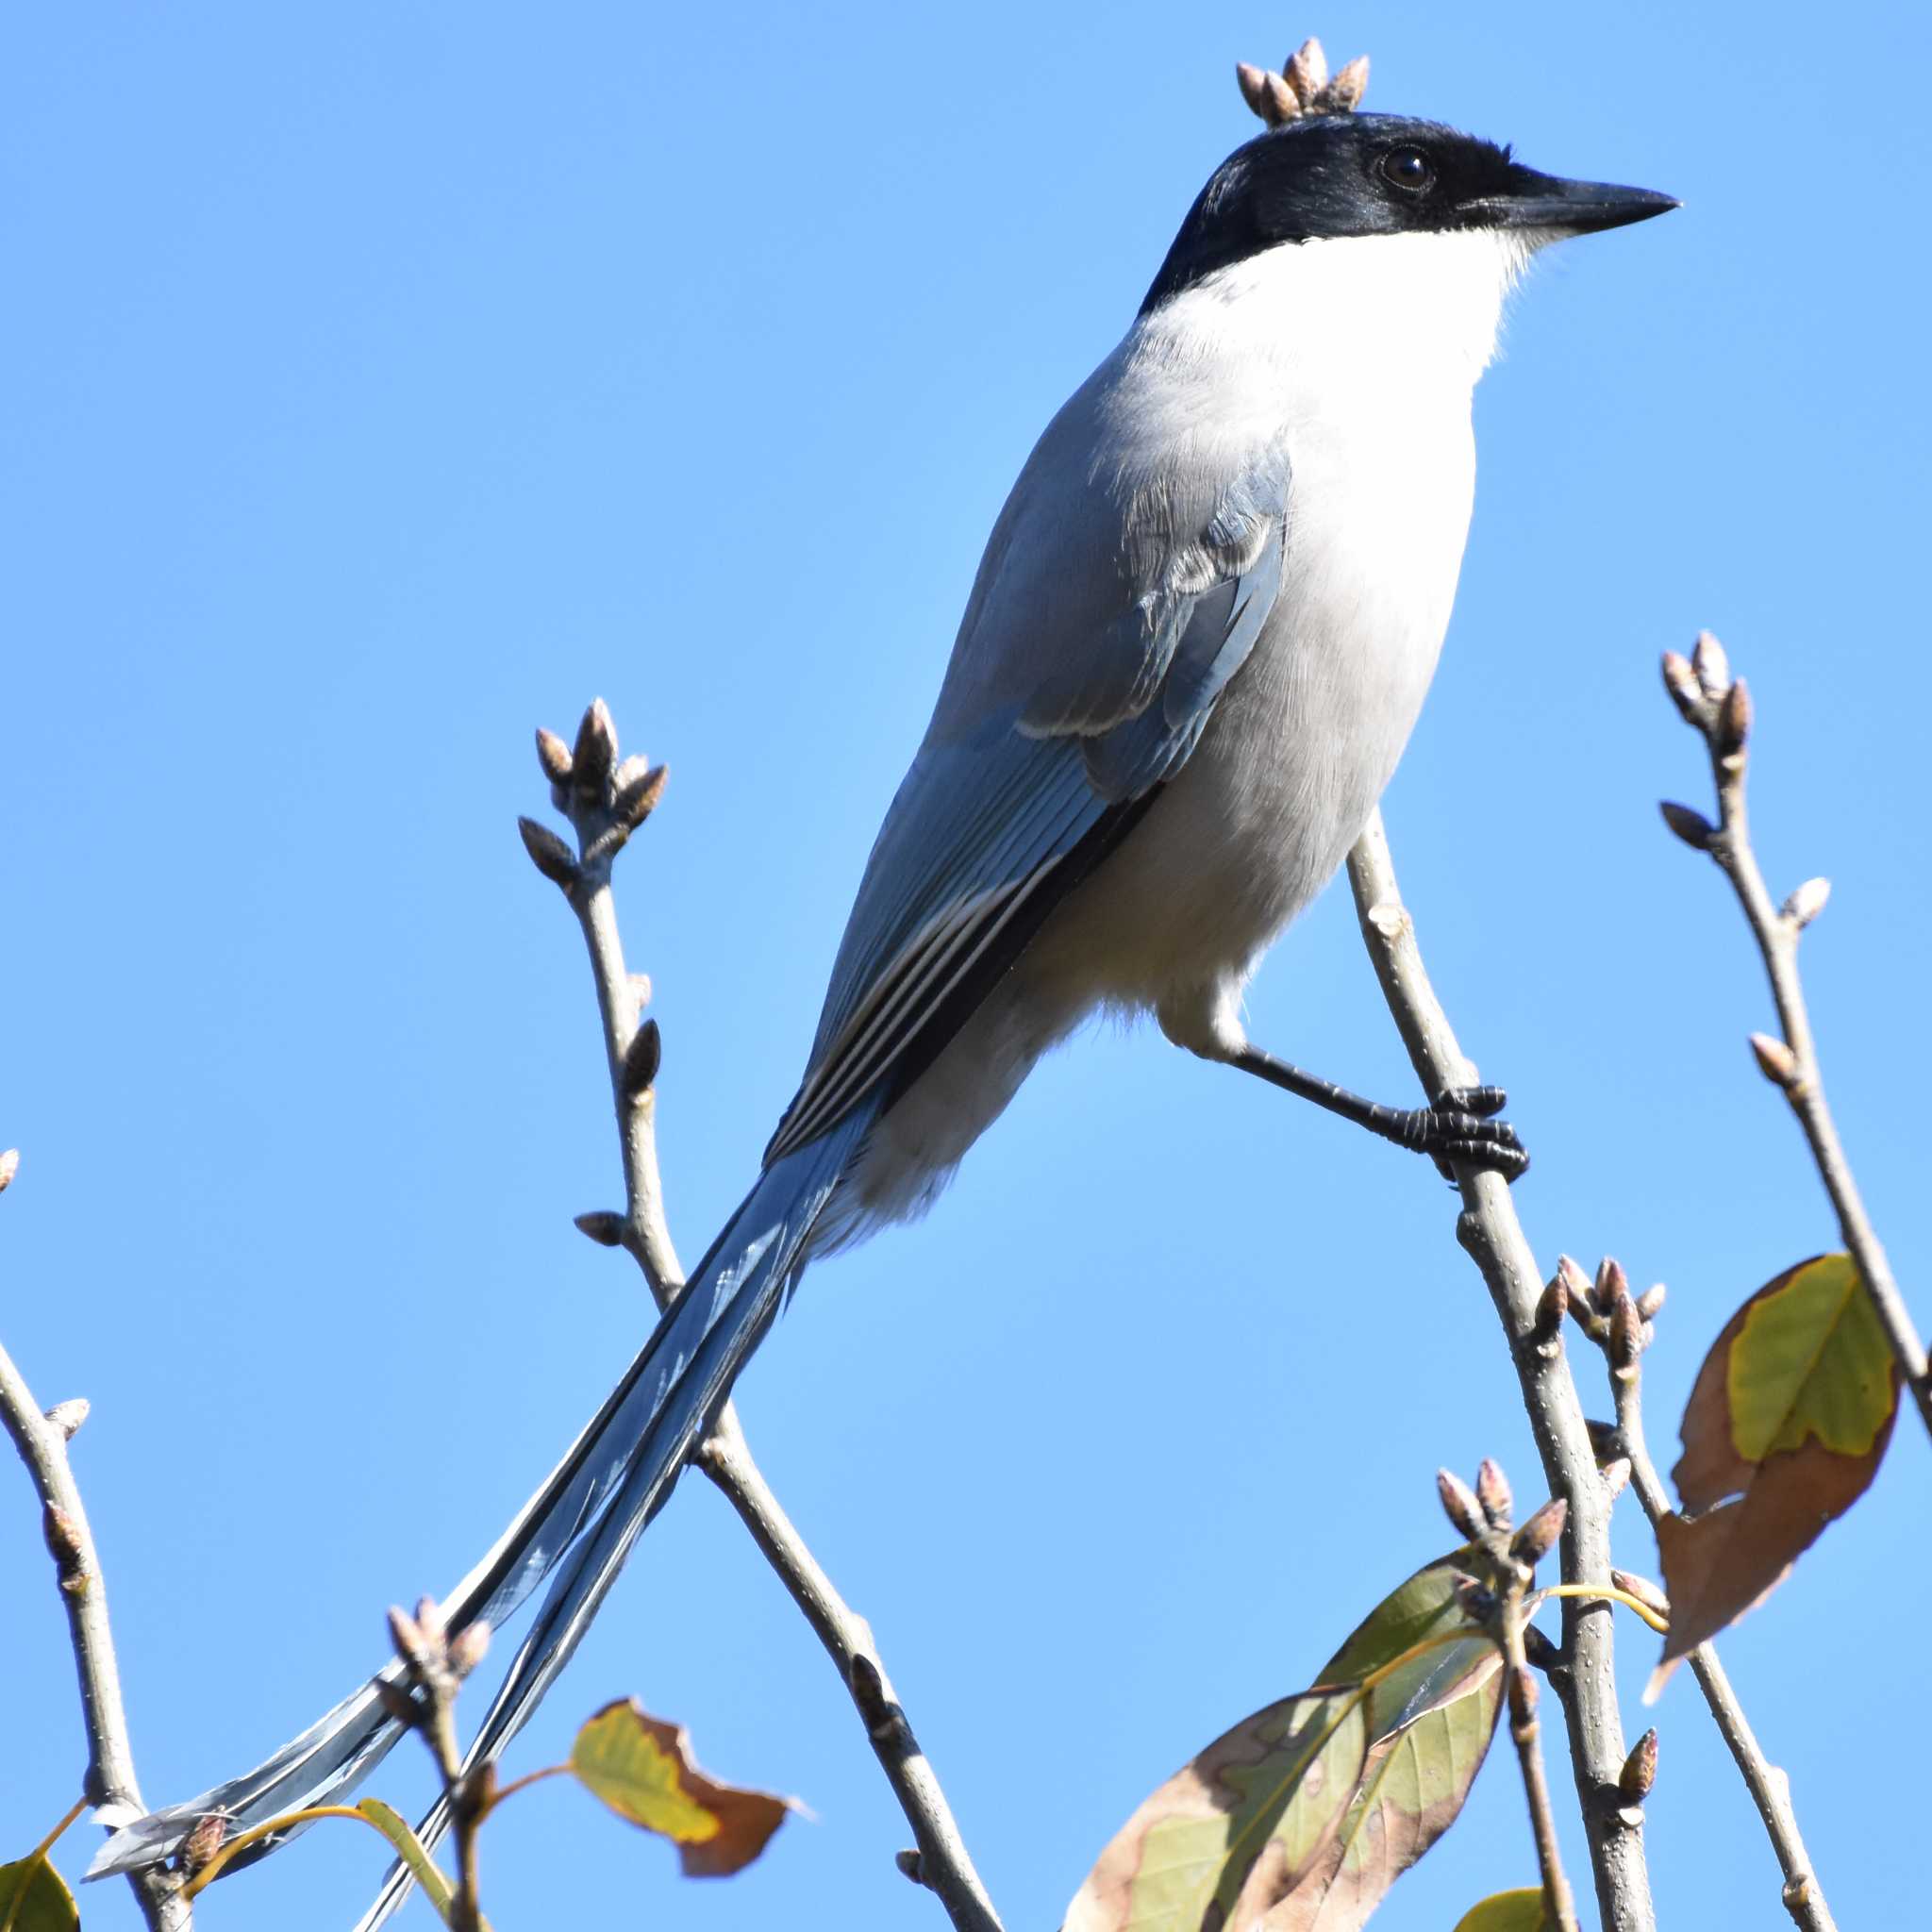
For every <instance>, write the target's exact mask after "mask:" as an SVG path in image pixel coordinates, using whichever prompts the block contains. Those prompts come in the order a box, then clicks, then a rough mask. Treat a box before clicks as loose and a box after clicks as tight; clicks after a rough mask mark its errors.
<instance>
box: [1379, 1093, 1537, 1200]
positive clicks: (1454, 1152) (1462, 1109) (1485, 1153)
mask: <svg viewBox="0 0 1932 1932" xmlns="http://www.w3.org/2000/svg"><path fill="white" fill-rule="evenodd" d="M1502 1105H1503V1091H1502V1089H1501V1088H1498V1087H1465V1088H1460V1089H1457V1090H1455V1091H1451V1092H1448V1093H1445V1094H1443V1096H1442V1097H1441V1100H1440V1101H1438V1102H1437V1104H1436V1105H1435V1106H1434V1107H1432V1108H1424V1109H1421V1110H1419V1111H1418V1112H1416V1113H1414V1114H1411V1115H1410V1116H1409V1117H1408V1120H1407V1122H1406V1123H1405V1125H1406V1127H1407V1135H1406V1141H1407V1145H1409V1146H1412V1147H1414V1148H1415V1149H1416V1151H1417V1152H1418V1153H1422V1154H1426V1155H1427V1156H1428V1157H1429V1158H1430V1159H1432V1160H1433V1161H1434V1162H1435V1163H1436V1171H1437V1173H1439V1174H1441V1176H1442V1178H1443V1179H1444V1180H1450V1181H1453V1180H1454V1179H1455V1178H1456V1174H1455V1168H1454V1165H1453V1163H1455V1162H1457V1161H1461V1162H1463V1163H1465V1164H1466V1165H1468V1166H1471V1167H1477V1168H1485V1169H1489V1170H1491V1171H1492V1172H1494V1173H1496V1174H1501V1175H1502V1176H1503V1178H1504V1179H1505V1180H1507V1181H1512V1182H1513V1181H1518V1180H1521V1179H1522V1177H1523V1176H1524V1174H1526V1173H1527V1172H1528V1170H1529V1155H1528V1152H1527V1151H1526V1150H1525V1148H1524V1145H1523V1142H1522V1141H1521V1140H1520V1139H1519V1138H1518V1137H1517V1133H1516V1129H1515V1128H1514V1127H1512V1126H1511V1125H1510V1124H1509V1123H1508V1122H1507V1121H1499V1120H1492V1119H1491V1118H1490V1116H1491V1114H1492V1113H1493V1112H1494V1111H1495V1110H1496V1108H1499V1107H1501V1106H1502Z"/></svg>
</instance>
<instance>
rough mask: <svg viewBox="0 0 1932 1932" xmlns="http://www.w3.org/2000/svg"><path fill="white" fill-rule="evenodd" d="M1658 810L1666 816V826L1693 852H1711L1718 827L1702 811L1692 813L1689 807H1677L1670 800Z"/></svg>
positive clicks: (1665, 801) (1663, 803)
mask: <svg viewBox="0 0 1932 1932" xmlns="http://www.w3.org/2000/svg"><path fill="white" fill-rule="evenodd" d="M1657 809H1658V810H1659V811H1660V812H1662V813H1663V815H1664V824H1667V825H1668V826H1670V828H1671V830H1672V831H1674V833H1676V835H1677V837H1678V838H1680V839H1681V840H1683V841H1684V842H1685V844H1687V845H1688V846H1690V847H1691V850H1692V851H1693V852H1708V851H1709V850H1710V841H1712V840H1713V839H1715V838H1716V837H1717V827H1716V826H1715V825H1714V824H1711V822H1710V821H1709V820H1708V819H1707V818H1706V817H1705V816H1704V814H1703V813H1702V812H1701V811H1692V810H1691V808H1690V807H1689V806H1688V805H1677V804H1675V803H1674V802H1673V801H1672V800H1670V799H1668V798H1667V799H1665V800H1664V801H1663V802H1662V803H1661V804H1660V805H1659V806H1658V807H1657Z"/></svg>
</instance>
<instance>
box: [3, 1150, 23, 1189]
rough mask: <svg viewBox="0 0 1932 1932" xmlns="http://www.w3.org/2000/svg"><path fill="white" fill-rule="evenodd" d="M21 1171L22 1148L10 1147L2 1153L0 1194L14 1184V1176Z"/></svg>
mask: <svg viewBox="0 0 1932 1932" xmlns="http://www.w3.org/2000/svg"><path fill="white" fill-rule="evenodd" d="M19 1172H20V1149H19V1148H18V1147H9V1148H8V1150H7V1152H6V1153H5V1154H0V1194H4V1193H5V1192H6V1191H7V1190H8V1188H10V1187H11V1186H12V1185H13V1176H14V1175H15V1174H18V1173H19Z"/></svg>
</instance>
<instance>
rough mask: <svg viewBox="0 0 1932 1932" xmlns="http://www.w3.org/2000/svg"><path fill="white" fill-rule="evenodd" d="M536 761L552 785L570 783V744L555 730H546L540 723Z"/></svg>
mask: <svg viewBox="0 0 1932 1932" xmlns="http://www.w3.org/2000/svg"><path fill="white" fill-rule="evenodd" d="M537 762H538V763H539V764H540V765H541V766H542V767H543V775H544V776H545V777H546V778H548V779H549V780H550V782H551V783H552V784H553V785H568V784H569V783H570V771H571V763H570V746H569V745H567V744H566V743H564V741H563V740H562V739H560V738H559V737H558V735H557V733H556V732H554V731H546V730H544V728H543V727H542V725H541V724H540V725H538V727H537Z"/></svg>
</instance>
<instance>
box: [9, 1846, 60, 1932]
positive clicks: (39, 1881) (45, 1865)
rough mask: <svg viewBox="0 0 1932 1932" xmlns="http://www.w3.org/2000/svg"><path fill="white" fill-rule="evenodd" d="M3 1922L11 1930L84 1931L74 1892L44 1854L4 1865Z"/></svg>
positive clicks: (43, 1931) (29, 1931) (30, 1931)
mask: <svg viewBox="0 0 1932 1932" xmlns="http://www.w3.org/2000/svg"><path fill="white" fill-rule="evenodd" d="M0 1925H7V1926H9V1927H10V1928H11V1932H80V1910H79V1908H78V1907H76V1906H75V1903H74V1894H73V1893H72V1892H71V1891H69V1890H68V1889H67V1881H66V1880H65V1879H64V1878H62V1877H61V1876H60V1874H59V1873H58V1872H57V1871H55V1869H54V1867H53V1865H52V1863H51V1862H50V1861H49V1860H48V1858H47V1857H45V1855H44V1854H37V1855H36V1856H35V1857H31V1858H18V1859H16V1860H15V1861H14V1862H13V1863H12V1864H10V1865H0Z"/></svg>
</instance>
